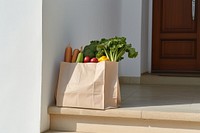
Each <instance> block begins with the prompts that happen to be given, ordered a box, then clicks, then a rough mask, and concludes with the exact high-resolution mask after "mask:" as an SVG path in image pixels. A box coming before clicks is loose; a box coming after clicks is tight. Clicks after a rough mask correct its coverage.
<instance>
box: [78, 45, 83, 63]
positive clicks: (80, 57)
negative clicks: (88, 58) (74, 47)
mask: <svg viewBox="0 0 200 133" xmlns="http://www.w3.org/2000/svg"><path fill="white" fill-rule="evenodd" d="M76 63H83V52H82V47H81V50H80V53H79V54H78V57H77V59H76Z"/></svg>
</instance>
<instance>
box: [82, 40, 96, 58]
mask: <svg viewBox="0 0 200 133" xmlns="http://www.w3.org/2000/svg"><path fill="white" fill-rule="evenodd" d="M97 45H99V41H96V40H95V41H91V42H90V44H89V45H86V46H85V47H84V49H83V55H84V57H85V56H89V57H90V58H93V57H96V54H97V49H96V48H97Z"/></svg>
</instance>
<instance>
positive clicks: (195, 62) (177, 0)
mask: <svg viewBox="0 0 200 133" xmlns="http://www.w3.org/2000/svg"><path fill="white" fill-rule="evenodd" d="M192 1H193V0H154V1H153V38H152V39H153V42H152V72H197V71H200V9H199V4H200V3H199V1H200V0H196V1H195V3H194V1H193V4H194V5H193V4H192ZM192 5H193V6H192ZM192 10H193V11H192ZM194 11H195V12H194Z"/></svg>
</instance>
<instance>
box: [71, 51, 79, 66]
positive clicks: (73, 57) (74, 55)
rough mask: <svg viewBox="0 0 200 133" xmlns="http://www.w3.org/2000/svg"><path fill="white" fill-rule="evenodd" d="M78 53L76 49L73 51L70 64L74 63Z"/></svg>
mask: <svg viewBox="0 0 200 133" xmlns="http://www.w3.org/2000/svg"><path fill="white" fill-rule="evenodd" d="M79 52H80V51H79V50H78V49H74V51H73V55H72V63H74V62H76V59H77V57H78V54H79Z"/></svg>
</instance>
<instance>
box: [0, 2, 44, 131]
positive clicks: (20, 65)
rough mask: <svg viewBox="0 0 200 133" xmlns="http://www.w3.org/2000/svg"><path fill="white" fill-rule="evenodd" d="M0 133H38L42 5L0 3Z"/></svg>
mask: <svg viewBox="0 0 200 133" xmlns="http://www.w3.org/2000/svg"><path fill="white" fill-rule="evenodd" d="M0 18H1V20H0V29H1V30H0V90H1V92H0V107H1V109H0V132H1V133H39V132H40V106H41V103H40V101H41V66H42V23H41V22H42V1H41V0H0Z"/></svg>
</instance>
